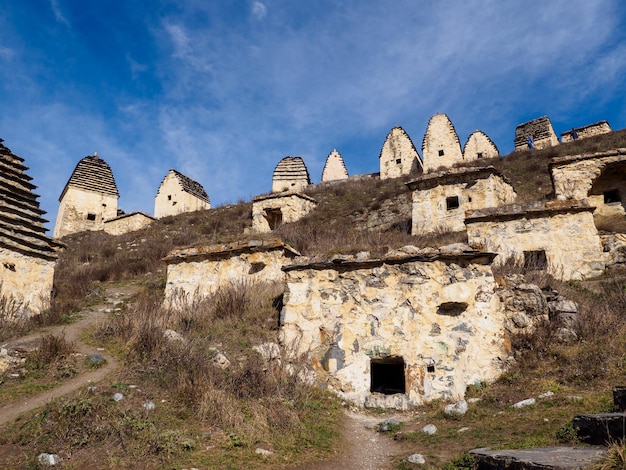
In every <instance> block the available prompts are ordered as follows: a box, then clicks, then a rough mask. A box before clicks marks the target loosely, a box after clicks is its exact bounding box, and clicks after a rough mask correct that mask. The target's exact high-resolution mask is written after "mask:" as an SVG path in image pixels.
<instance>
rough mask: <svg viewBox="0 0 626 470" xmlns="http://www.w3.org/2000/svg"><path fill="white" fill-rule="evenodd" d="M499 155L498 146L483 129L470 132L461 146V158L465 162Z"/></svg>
mask: <svg viewBox="0 0 626 470" xmlns="http://www.w3.org/2000/svg"><path fill="white" fill-rule="evenodd" d="M499 156H500V152H499V151H498V147H496V144H494V143H493V141H492V140H491V139H490V138H489V136H488V135H487V134H485V133H484V132H483V131H479V130H476V131H474V132H472V134H471V135H470V136H469V137H468V138H467V142H465V145H464V146H463V160H464V161H466V162H472V161H474V160H481V159H483V158H496V157H499Z"/></svg>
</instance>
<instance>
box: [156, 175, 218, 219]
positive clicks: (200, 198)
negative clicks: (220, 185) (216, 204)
mask: <svg viewBox="0 0 626 470" xmlns="http://www.w3.org/2000/svg"><path fill="white" fill-rule="evenodd" d="M210 208H211V201H210V200H209V197H208V196H207V194H206V191H205V190H204V188H203V187H202V186H201V185H200V184H199V183H198V182H197V181H194V180H192V179H191V178H189V177H187V176H185V175H183V174H182V173H179V172H177V171H176V170H170V171H169V172H168V174H167V175H165V178H164V179H163V181H162V182H161V185H160V186H159V189H158V191H157V195H156V197H155V198H154V217H156V218H157V219H160V218H162V217H167V216H171V215H178V214H182V213H184V212H194V211H199V210H203V209H210Z"/></svg>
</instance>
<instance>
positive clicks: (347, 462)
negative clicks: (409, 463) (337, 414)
mask: <svg viewBox="0 0 626 470" xmlns="http://www.w3.org/2000/svg"><path fill="white" fill-rule="evenodd" d="M390 417H391V416H382V417H381V416H371V415H368V414H365V413H363V412H357V411H350V412H347V413H346V416H345V418H344V420H343V423H342V429H341V439H342V444H341V446H340V450H339V451H338V452H337V454H336V456H334V457H331V458H330V459H327V460H325V461H323V462H316V463H314V464H310V465H304V466H299V467H294V469H293V470H296V468H297V469H301V470H337V469H341V470H390V469H392V468H394V467H393V466H392V462H391V459H392V458H393V457H396V456H404V450H403V446H402V444H401V443H399V442H396V441H394V440H392V439H391V438H390V437H388V436H386V435H384V434H381V433H379V432H377V431H376V427H377V425H378V424H379V423H381V422H382V421H384V420H385V419H387V418H390ZM399 419H400V420H402V419H403V418H402V417H399Z"/></svg>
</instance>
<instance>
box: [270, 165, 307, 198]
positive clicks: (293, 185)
mask: <svg viewBox="0 0 626 470" xmlns="http://www.w3.org/2000/svg"><path fill="white" fill-rule="evenodd" d="M310 184H311V177H310V176H309V170H308V169H307V167H306V165H305V164H304V160H302V157H285V158H283V159H282V160H281V161H279V162H278V165H276V168H275V169H274V175H273V176H272V192H273V193H280V192H283V191H296V192H297V191H302V190H304V189H305V188H306V187H307V186H308V185H310Z"/></svg>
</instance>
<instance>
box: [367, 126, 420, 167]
mask: <svg viewBox="0 0 626 470" xmlns="http://www.w3.org/2000/svg"><path fill="white" fill-rule="evenodd" d="M378 159H379V163H380V179H388V178H398V177H400V176H404V175H409V174H417V173H421V172H422V161H421V159H420V157H419V154H418V153H417V149H416V148H415V145H413V141H412V140H411V138H410V137H409V135H408V134H407V133H406V131H405V130H404V129H402V128H401V127H394V128H393V129H391V131H389V134H387V138H386V139H385V143H384V144H383V147H382V149H381V150H380V155H379V156H378Z"/></svg>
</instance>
